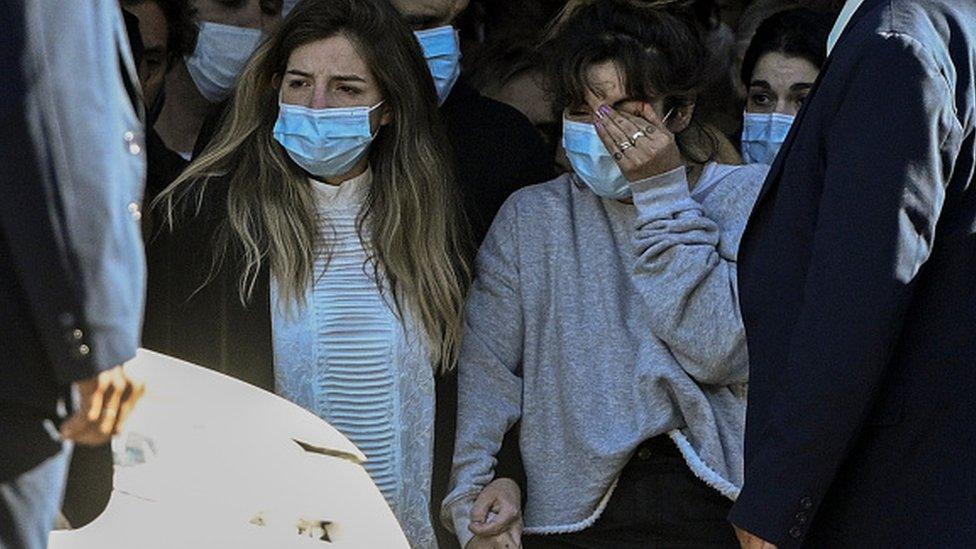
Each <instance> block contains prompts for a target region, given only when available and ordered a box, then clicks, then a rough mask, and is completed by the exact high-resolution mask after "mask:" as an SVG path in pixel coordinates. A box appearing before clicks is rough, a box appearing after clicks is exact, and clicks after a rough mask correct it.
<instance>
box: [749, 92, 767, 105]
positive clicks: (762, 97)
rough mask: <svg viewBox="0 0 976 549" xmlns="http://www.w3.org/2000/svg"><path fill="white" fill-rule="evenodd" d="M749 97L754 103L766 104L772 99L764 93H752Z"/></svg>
mask: <svg viewBox="0 0 976 549" xmlns="http://www.w3.org/2000/svg"><path fill="white" fill-rule="evenodd" d="M751 99H752V102H753V103H755V104H756V105H768V104H769V103H770V102H771V101H772V98H771V97H769V96H768V95H766V94H765V93H757V94H754V95H753V96H752V97H751Z"/></svg>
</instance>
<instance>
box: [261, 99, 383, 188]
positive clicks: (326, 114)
mask: <svg viewBox="0 0 976 549" xmlns="http://www.w3.org/2000/svg"><path fill="white" fill-rule="evenodd" d="M382 104H383V102H382V101H380V102H379V103H377V104H376V105H373V106H372V107H349V108H333V109H311V108H308V107H303V106H301V105H290V104H287V103H280V102H279V105H278V121H277V122H275V126H274V138H275V139H277V140H278V142H279V143H281V146H282V147H284V148H285V150H286V151H287V152H288V156H290V157H291V159H292V160H294V161H295V163H296V164H298V165H299V166H301V167H302V169H304V170H305V171H307V172H308V173H310V174H312V175H314V176H316V177H321V178H323V179H331V178H334V177H338V176H341V175H344V174H346V173H349V170H351V169H352V167H353V166H355V165H356V162H359V161H360V160H361V159H362V158H363V156H364V155H365V154H366V153H367V151H368V150H369V145H370V143H372V142H373V138H374V137H375V136H376V134H374V133H373V132H372V130H371V128H370V123H369V115H370V113H372V112H373V111H374V110H376V109H377V108H378V107H379V106H380V105H382Z"/></svg>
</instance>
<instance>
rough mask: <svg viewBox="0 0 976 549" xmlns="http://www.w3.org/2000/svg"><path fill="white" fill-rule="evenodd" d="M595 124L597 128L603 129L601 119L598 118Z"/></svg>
mask: <svg viewBox="0 0 976 549" xmlns="http://www.w3.org/2000/svg"><path fill="white" fill-rule="evenodd" d="M594 125H595V126H596V129H598V130H602V129H603V122H600V121H599V120H597V121H596V122H595V123H594Z"/></svg>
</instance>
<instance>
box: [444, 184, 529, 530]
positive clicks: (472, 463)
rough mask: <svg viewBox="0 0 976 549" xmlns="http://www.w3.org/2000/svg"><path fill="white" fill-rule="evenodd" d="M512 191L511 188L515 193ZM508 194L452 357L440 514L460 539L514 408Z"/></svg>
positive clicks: (518, 327) (519, 327)
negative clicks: (452, 421) (453, 395)
mask: <svg viewBox="0 0 976 549" xmlns="http://www.w3.org/2000/svg"><path fill="white" fill-rule="evenodd" d="M516 196H517V195H516ZM515 211H516V204H515V197H513V198H511V199H509V201H508V202H506V203H505V205H504V206H503V207H502V209H501V211H500V212H499V214H498V216H497V217H496V219H495V222H494V224H493V225H492V228H491V230H490V231H489V233H488V236H487V238H486V239H485V242H484V244H483V245H482V247H481V250H480V251H479V253H478V260H477V271H476V278H475V281H474V284H473V285H472V286H471V291H470V293H469V295H468V300H467V304H466V311H465V330H464V339H463V342H462V345H461V358H460V361H459V363H458V418H457V438H456V440H455V446H454V465H453V468H452V471H451V485H450V492H449V493H448V496H447V498H445V500H444V503H443V506H442V509H441V520H442V522H444V524H445V526H446V527H447V528H448V529H449V530H453V531H454V532H455V534H456V535H457V537H458V540H459V541H460V542H461V547H464V546H466V545H467V543H468V542H469V541H470V540H471V538H472V537H473V534H472V533H471V531H470V530H469V529H468V525H469V524H470V517H471V508H472V506H473V504H474V500H475V498H476V497H477V496H478V494H479V493H480V492H481V490H482V488H484V487H485V486H486V485H487V484H488V483H489V482H491V481H492V480H493V479H494V475H495V466H496V463H497V460H496V458H495V456H496V454H497V453H498V450H499V449H500V448H501V445H502V439H503V438H504V436H505V433H507V432H508V430H509V429H510V428H511V427H512V425H514V424H515V422H516V421H518V419H519V417H520V416H521V410H522V378H521V377H520V376H519V370H520V366H521V363H522V338H523V320H522V303H521V294H520V291H519V275H518V263H517V257H518V240H517V234H516V230H515V226H516V222H517V219H516V212H515Z"/></svg>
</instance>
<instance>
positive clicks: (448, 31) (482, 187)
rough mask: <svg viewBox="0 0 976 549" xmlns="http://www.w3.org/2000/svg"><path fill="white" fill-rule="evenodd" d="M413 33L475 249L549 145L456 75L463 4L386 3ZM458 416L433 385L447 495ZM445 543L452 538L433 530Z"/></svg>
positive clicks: (513, 456)
mask: <svg viewBox="0 0 976 549" xmlns="http://www.w3.org/2000/svg"><path fill="white" fill-rule="evenodd" d="M392 3H393V5H394V6H395V7H396V8H397V10H398V11H399V12H400V14H401V15H402V16H403V18H404V20H405V21H406V22H407V23H408V24H409V25H410V27H411V28H412V29H413V30H414V34H415V35H416V36H417V40H418V42H419V43H420V46H421V48H422V49H423V51H424V56H425V57H426V58H427V63H428V66H429V67H430V70H431V74H432V75H433V77H434V82H435V84H436V85H437V94H438V102H439V105H440V109H439V110H440V114H441V116H442V117H443V119H444V122H445V124H446V126H447V135H448V139H449V140H450V144H451V146H452V148H453V151H454V162H455V166H456V177H457V185H458V188H459V190H460V192H461V199H462V201H463V202H462V204H463V208H464V214H465V217H467V219H468V221H469V222H470V224H471V228H472V233H473V236H474V240H475V242H476V243H480V242H481V241H482V240H483V239H484V237H485V234H487V232H488V228H489V227H490V226H491V223H492V220H493V219H494V218H495V214H496V213H497V212H498V210H499V208H501V206H502V204H503V203H504V202H505V199H507V198H508V197H509V195H511V194H512V193H513V192H515V191H516V190H518V189H520V188H522V187H524V186H526V185H531V184H533V183H541V182H543V181H547V180H549V179H550V178H552V177H553V174H554V172H555V166H554V162H553V154H552V149H551V148H550V147H548V146H547V145H546V143H545V141H544V140H543V138H542V136H541V135H539V133H538V131H537V130H536V129H535V127H534V126H533V125H532V122H530V121H529V119H528V118H526V117H525V115H523V114H522V113H521V112H519V111H517V110H516V109H515V108H513V107H510V106H509V105H506V104H504V103H501V102H499V101H496V100H494V99H489V98H487V97H484V96H483V95H481V94H480V93H478V91H477V90H475V88H473V87H472V86H471V85H470V84H468V82H467V79H466V77H465V76H464V75H463V74H461V44H460V40H459V36H458V31H457V29H455V28H454V27H453V26H452V23H453V22H454V21H455V19H457V17H458V16H459V15H460V14H461V12H462V11H463V10H464V9H465V8H466V7H467V5H468V0H392ZM456 417H457V376H456V375H454V373H453V372H452V373H450V374H448V375H445V376H440V377H438V379H437V437H436V439H437V448H436V452H435V477H434V493H435V495H436V500H437V501H440V499H441V498H443V496H444V495H445V494H446V493H447V481H448V476H449V471H450V467H451V465H450V464H451V455H452V453H453V448H454V446H453V440H454V435H455V432H456V428H455V423H454V420H455V418H456ZM517 460H518V455H517V450H516V444H515V441H514V439H509V440H507V441H506V444H505V450H504V451H503V452H502V455H501V462H502V463H503V466H504V467H505V468H506V472H507V473H509V474H510V475H511V476H515V477H520V476H521V472H520V469H521V465H520V464H518V462H517ZM439 534H440V535H441V538H442V539H443V540H446V541H445V543H450V542H452V541H453V540H451V538H450V533H449V532H447V531H445V530H443V529H440V530H439Z"/></svg>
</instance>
